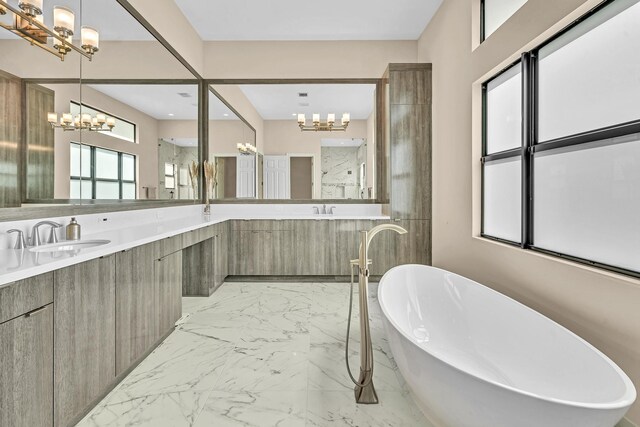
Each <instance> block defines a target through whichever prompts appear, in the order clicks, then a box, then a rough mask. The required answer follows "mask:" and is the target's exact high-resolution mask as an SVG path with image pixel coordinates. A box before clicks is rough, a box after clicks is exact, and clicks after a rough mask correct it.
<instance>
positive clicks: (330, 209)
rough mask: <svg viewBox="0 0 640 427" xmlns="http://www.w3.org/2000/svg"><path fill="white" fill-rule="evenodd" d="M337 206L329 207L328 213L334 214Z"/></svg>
mask: <svg viewBox="0 0 640 427" xmlns="http://www.w3.org/2000/svg"><path fill="white" fill-rule="evenodd" d="M335 208H336V207H335V206H331V207H330V208H329V211H328V212H327V213H328V214H329V215H333V210H334V209H335Z"/></svg>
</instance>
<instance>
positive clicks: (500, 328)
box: [374, 265, 636, 427]
mask: <svg viewBox="0 0 640 427" xmlns="http://www.w3.org/2000/svg"><path fill="white" fill-rule="evenodd" d="M378 298H379V301H380V305H381V307H382V311H383V313H384V316H383V319H384V324H385V329H386V332H387V336H388V338H389V342H390V345H391V351H392V353H393V357H394V358H395V361H396V363H397V364H398V367H399V369H400V372H401V373H402V376H403V377H404V378H405V380H406V382H407V384H408V386H409V388H410V389H411V391H412V393H413V395H414V398H415V399H416V401H417V403H418V405H419V406H420V408H421V409H422V411H423V412H424V413H425V415H426V416H427V417H428V418H429V419H430V420H431V421H432V422H433V423H434V424H436V425H437V426H441V427H556V426H557V427H612V426H614V425H615V424H616V423H617V422H618V421H619V420H620V419H621V418H622V417H623V416H624V414H625V412H626V411H627V410H628V409H629V406H631V404H632V403H633V402H634V400H635V398H636V390H635V388H634V386H633V384H632V383H631V381H630V380H629V378H628V377H627V375H626V374H625V373H624V372H623V371H622V370H621V369H620V368H619V367H618V366H616V364H615V363H613V362H612V361H611V360H610V359H609V358H608V357H606V356H605V355H604V354H602V353H601V352H600V351H598V350H596V349H595V348H594V347H593V346H591V345H590V344H589V343H587V342H586V341H584V340H583V339H581V338H580V337H578V336H577V335H575V334H573V333H572V332H570V331H569V330H567V329H565V328H563V327H562V326H560V325H558V324H557V323H555V322H553V321H552V320H550V319H548V318H547V317H545V316H543V315H541V314H539V313H538V312H536V311H534V310H532V309H530V308H528V307H526V306H524V305H522V304H520V303H518V302H516V301H514V300H512V299H511V298H508V297H506V296H504V295H502V294H500V293H498V292H496V291H493V290H491V289H489V288H487V287H485V286H483V285H481V284H479V283H477V282H474V281H472V280H469V279H467V278H464V277H462V276H459V275H457V274H453V273H450V272H447V271H444V270H440V269H438V268H433V267H428V266H424V265H403V266H400V267H396V268H393V269H391V270H389V272H387V274H385V275H384V277H383V278H382V280H381V281H380V285H379V288H378ZM374 379H375V378H374Z"/></svg>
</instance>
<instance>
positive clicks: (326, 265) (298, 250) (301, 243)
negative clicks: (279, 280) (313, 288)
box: [291, 220, 338, 276]
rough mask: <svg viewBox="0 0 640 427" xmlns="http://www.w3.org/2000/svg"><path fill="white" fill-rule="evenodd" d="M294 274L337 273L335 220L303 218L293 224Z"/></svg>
mask: <svg viewBox="0 0 640 427" xmlns="http://www.w3.org/2000/svg"><path fill="white" fill-rule="evenodd" d="M293 227H294V238H295V254H296V255H297V256H296V257H295V258H294V259H292V260H291V262H293V263H294V264H295V274H296V275H298V276H304V275H311V276H317V275H331V274H337V273H336V272H337V263H338V258H337V255H336V245H337V239H336V234H335V231H336V222H335V221H331V220H303V221H296V222H295V224H294V226H293Z"/></svg>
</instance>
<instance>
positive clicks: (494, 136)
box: [485, 64, 522, 154]
mask: <svg viewBox="0 0 640 427" xmlns="http://www.w3.org/2000/svg"><path fill="white" fill-rule="evenodd" d="M486 96H487V107H486V112H485V113H486V118H487V121H486V124H487V130H486V131H487V134H486V138H487V152H486V154H493V153H498V152H500V151H505V150H509V149H512V148H518V147H520V146H522V113H521V111H522V73H521V70H520V65H519V64H518V65H515V66H513V67H511V68H510V69H508V70H507V71H505V72H504V73H502V74H500V75H499V76H498V77H496V78H495V79H493V80H491V81H490V82H489V83H487V95H486Z"/></svg>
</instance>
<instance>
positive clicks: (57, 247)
mask: <svg viewBox="0 0 640 427" xmlns="http://www.w3.org/2000/svg"><path fill="white" fill-rule="evenodd" d="M107 243H111V240H77V241H64V242H58V243H50V244H48V245H42V246H37V247H34V248H29V250H30V251H31V252H66V251H78V250H81V249H87V248H93V247H96V246H102V245H106V244H107Z"/></svg>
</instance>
